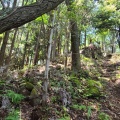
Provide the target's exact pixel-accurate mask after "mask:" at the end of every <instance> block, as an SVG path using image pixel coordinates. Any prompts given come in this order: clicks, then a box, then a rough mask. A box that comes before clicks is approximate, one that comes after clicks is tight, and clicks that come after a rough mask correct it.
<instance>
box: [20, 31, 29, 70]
mask: <svg viewBox="0 0 120 120" xmlns="http://www.w3.org/2000/svg"><path fill="white" fill-rule="evenodd" d="M28 37H29V31H28V33H27V35H26V43H25V46H24V54H23V58H22V63H21V68H23V67H24V63H25V56H26V52H27V41H28Z"/></svg>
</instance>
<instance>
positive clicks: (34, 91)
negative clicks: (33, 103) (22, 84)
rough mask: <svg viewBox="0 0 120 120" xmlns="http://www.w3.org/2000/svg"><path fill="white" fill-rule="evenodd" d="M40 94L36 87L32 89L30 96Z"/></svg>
mask: <svg viewBox="0 0 120 120" xmlns="http://www.w3.org/2000/svg"><path fill="white" fill-rule="evenodd" d="M37 95H38V92H37V90H36V89H35V88H33V89H32V91H31V94H30V96H31V97H36V96H37Z"/></svg>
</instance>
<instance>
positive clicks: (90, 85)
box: [85, 80, 103, 97]
mask: <svg viewBox="0 0 120 120" xmlns="http://www.w3.org/2000/svg"><path fill="white" fill-rule="evenodd" d="M101 91H103V85H102V84H101V83H100V82H99V81H95V80H88V81H87V88H86V90H85V96H87V97H100V96H101V94H102V93H101Z"/></svg>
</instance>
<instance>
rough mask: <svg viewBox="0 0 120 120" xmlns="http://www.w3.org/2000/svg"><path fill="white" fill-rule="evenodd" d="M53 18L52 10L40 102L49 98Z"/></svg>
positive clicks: (45, 102)
mask: <svg viewBox="0 0 120 120" xmlns="http://www.w3.org/2000/svg"><path fill="white" fill-rule="evenodd" d="M55 18H56V12H54V16H53V21H52V28H51V31H50V38H49V46H48V53H47V58H46V65H45V80H44V83H43V96H42V102H43V104H47V103H48V100H49V95H48V86H49V77H48V73H49V65H50V55H51V47H52V40H53V32H54V28H53V27H54V24H55Z"/></svg>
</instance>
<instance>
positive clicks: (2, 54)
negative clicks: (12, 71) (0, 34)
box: [0, 31, 10, 66]
mask: <svg viewBox="0 0 120 120" xmlns="http://www.w3.org/2000/svg"><path fill="white" fill-rule="evenodd" d="M9 33H10V31H7V32H5V35H4V38H3V43H2V47H1V50H0V66H2V65H3V63H4V57H5V49H6V45H7V41H8V38H9Z"/></svg>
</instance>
